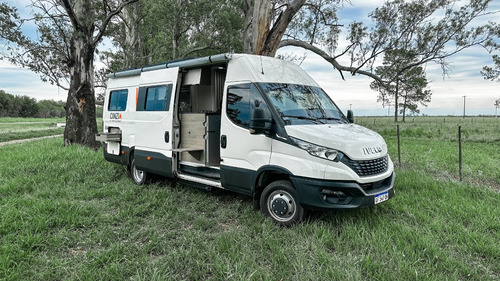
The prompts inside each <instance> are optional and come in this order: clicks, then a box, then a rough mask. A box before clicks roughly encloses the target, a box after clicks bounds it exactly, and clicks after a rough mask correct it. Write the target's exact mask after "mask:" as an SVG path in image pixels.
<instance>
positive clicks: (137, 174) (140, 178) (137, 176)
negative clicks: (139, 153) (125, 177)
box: [130, 158, 148, 185]
mask: <svg viewBox="0 0 500 281" xmlns="http://www.w3.org/2000/svg"><path fill="white" fill-rule="evenodd" d="M130 175H131V176H132V180H133V181H134V183H135V184H137V185H143V184H144V183H145V182H146V180H147V177H148V174H147V173H146V172H144V171H142V170H139V169H137V167H136V166H135V159H134V158H132V163H130Z"/></svg>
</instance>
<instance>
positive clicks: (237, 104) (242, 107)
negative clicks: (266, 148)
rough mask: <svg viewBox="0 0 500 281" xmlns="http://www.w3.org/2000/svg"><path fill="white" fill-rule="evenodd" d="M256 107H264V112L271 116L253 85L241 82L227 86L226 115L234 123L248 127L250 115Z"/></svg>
mask: <svg viewBox="0 0 500 281" xmlns="http://www.w3.org/2000/svg"><path fill="white" fill-rule="evenodd" d="M256 107H261V108H264V109H265V112H266V114H267V115H268V116H271V114H270V113H269V110H268V109H267V105H266V103H265V102H264V99H263V98H262V96H261V95H260V92H259V90H258V89H257V88H256V87H255V85H253V84H242V85H237V86H231V87H229V88H228V90H227V110H226V111H227V116H228V117H229V119H231V121H233V122H234V123H235V124H236V125H239V126H241V127H243V128H246V129H248V128H250V115H251V112H252V110H253V109H254V108H256Z"/></svg>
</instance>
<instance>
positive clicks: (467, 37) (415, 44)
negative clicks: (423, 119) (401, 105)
mask: <svg viewBox="0 0 500 281" xmlns="http://www.w3.org/2000/svg"><path fill="white" fill-rule="evenodd" d="M294 2H296V1H294ZM306 3H307V4H304V5H313V6H314V5H316V6H317V7H318V8H317V10H320V11H322V10H323V8H328V7H330V6H331V5H335V1H307V2H306ZM490 3H491V0H472V1H466V2H464V1H458V0H445V1H441V0H413V1H403V0H392V1H385V3H384V4H383V5H382V6H381V7H378V8H376V9H375V10H374V11H373V12H372V13H370V17H371V19H372V23H373V24H372V27H370V26H371V24H369V23H368V24H367V23H364V22H352V23H351V24H349V26H347V27H343V28H340V27H338V28H332V29H330V31H331V32H330V39H329V40H325V39H321V37H314V36H313V35H314V34H315V33H314V32H303V30H310V29H311V28H313V30H314V29H316V28H318V26H319V28H318V29H319V30H326V27H328V26H329V25H330V26H331V24H332V22H328V21H324V20H323V19H322V18H321V17H314V13H312V12H310V13H308V14H309V19H312V22H311V21H310V20H305V21H302V20H295V19H294V21H293V23H294V24H291V25H290V26H289V29H288V30H287V33H286V34H287V35H285V36H284V38H283V39H282V41H281V43H280V47H284V46H297V47H301V48H304V49H307V50H310V51H312V52H314V53H316V54H318V55H320V56H321V57H322V58H324V59H325V60H326V61H328V62H329V63H331V64H332V66H333V67H334V68H335V69H337V70H338V71H339V72H340V74H341V75H342V77H343V78H344V74H343V72H349V73H351V74H352V75H355V74H361V75H366V76H368V77H371V78H373V79H374V80H375V81H377V83H379V86H380V87H383V86H387V87H389V89H388V91H389V92H390V91H391V89H390V85H386V84H385V83H384V82H385V81H384V79H383V78H382V77H381V76H380V74H379V73H376V72H375V71H374V70H375V66H376V62H377V60H379V59H380V58H381V57H382V56H384V55H385V54H387V53H388V52H391V51H395V50H407V51H408V52H410V53H413V54H414V58H415V60H413V61H412V62H411V63H410V64H409V65H407V66H405V68H408V69H410V68H412V67H416V66H421V67H423V69H425V66H426V64H428V63H437V64H439V65H440V66H441V68H442V71H443V74H448V61H449V59H450V57H451V56H453V55H455V54H457V53H459V52H461V51H463V50H465V49H467V48H469V47H471V46H477V45H479V46H482V47H484V48H486V49H487V50H488V51H490V52H493V51H498V50H500V45H499V42H498V30H499V29H498V25H497V24H496V23H493V22H490V23H487V24H483V25H480V24H477V23H474V20H476V19H478V18H480V17H482V16H485V15H490V14H494V13H497V12H498V11H490V10H489V9H488V5H489V4H490ZM354 4H355V3H354ZM337 5H338V6H339V7H341V4H340V3H337ZM285 6H286V5H285ZM330 10H334V8H333V7H332V8H330ZM335 19H336V18H333V20H334V21H333V23H335ZM335 32H338V34H336V33H335ZM342 34H343V35H344V36H345V38H346V39H347V40H348V44H347V45H346V46H345V47H344V46H342V48H339V46H338V42H337V41H338V40H336V38H339V37H340V36H342ZM342 57H348V59H349V62H348V63H346V64H342V63H341V62H340V58H342ZM422 94H423V93H422Z"/></svg>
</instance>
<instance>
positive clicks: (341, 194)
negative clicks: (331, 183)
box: [321, 189, 347, 199]
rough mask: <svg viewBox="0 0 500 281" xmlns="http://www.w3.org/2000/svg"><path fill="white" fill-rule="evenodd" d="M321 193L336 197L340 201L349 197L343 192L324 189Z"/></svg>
mask: <svg viewBox="0 0 500 281" xmlns="http://www.w3.org/2000/svg"><path fill="white" fill-rule="evenodd" d="M321 193H322V194H325V195H329V196H334V197H337V198H339V199H345V198H346V197H347V195H345V193H344V192H342V191H335V190H330V189H323V190H321Z"/></svg>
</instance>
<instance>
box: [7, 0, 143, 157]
mask: <svg viewBox="0 0 500 281" xmlns="http://www.w3.org/2000/svg"><path fill="white" fill-rule="evenodd" d="M136 1H137V0H126V1H114V0H102V1H97V0H36V1H32V3H31V6H32V8H33V9H34V11H35V12H34V15H33V18H31V19H21V18H20V16H19V15H18V12H17V10H16V9H15V8H13V7H10V6H9V5H7V4H6V3H1V4H0V19H1V22H0V37H1V38H3V39H5V40H7V41H8V42H10V45H9V46H8V47H7V50H8V53H7V54H5V55H6V56H8V57H9V59H10V60H11V62H13V63H14V64H17V65H20V66H22V67H25V68H29V69H30V70H32V71H34V72H37V73H39V74H40V75H41V78H42V80H44V81H48V82H50V83H52V84H56V85H57V86H59V87H61V88H63V89H65V90H67V91H68V98H67V101H66V128H65V131H64V144H65V145H69V144H81V145H85V146H89V147H92V148H98V147H99V143H98V142H96V141H95V134H96V133H97V124H96V119H95V117H96V114H95V110H96V109H95V94H94V55H95V53H96V50H97V45H98V44H99V43H100V42H101V40H102V38H103V36H104V35H105V32H106V29H107V27H108V25H109V23H110V22H111V20H113V19H114V18H115V17H116V16H117V15H118V14H119V13H120V11H121V10H122V9H123V7H125V6H127V5H129V4H130V3H133V2H136ZM27 21H33V22H34V24H35V25H36V28H37V35H38V36H35V37H34V38H32V37H30V36H29V35H27V34H24V33H23V31H22V26H23V24H25V23H26V22H27Z"/></svg>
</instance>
